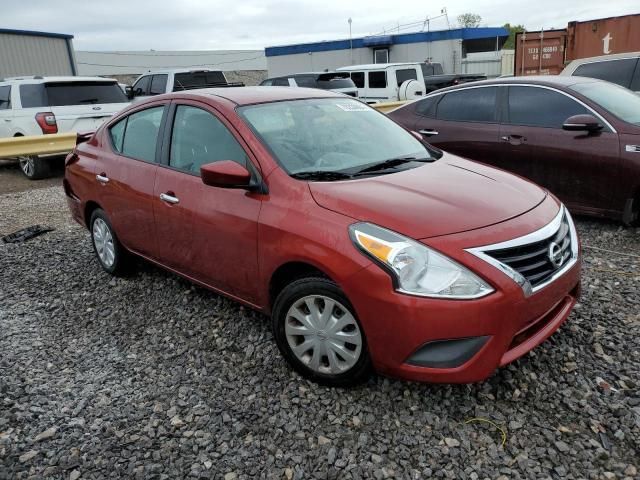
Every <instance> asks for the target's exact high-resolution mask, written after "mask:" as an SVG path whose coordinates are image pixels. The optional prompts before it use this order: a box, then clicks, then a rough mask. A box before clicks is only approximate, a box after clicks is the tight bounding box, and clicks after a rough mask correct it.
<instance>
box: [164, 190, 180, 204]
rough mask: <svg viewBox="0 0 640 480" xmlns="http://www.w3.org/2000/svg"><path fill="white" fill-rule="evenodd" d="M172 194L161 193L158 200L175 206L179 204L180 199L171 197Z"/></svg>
mask: <svg viewBox="0 0 640 480" xmlns="http://www.w3.org/2000/svg"><path fill="white" fill-rule="evenodd" d="M171 193H172V192H169V193H161V194H160V200H162V201H163V202H167V203H170V204H171V205H175V204H176V203H180V199H179V198H178V197H174V196H173V195H171Z"/></svg>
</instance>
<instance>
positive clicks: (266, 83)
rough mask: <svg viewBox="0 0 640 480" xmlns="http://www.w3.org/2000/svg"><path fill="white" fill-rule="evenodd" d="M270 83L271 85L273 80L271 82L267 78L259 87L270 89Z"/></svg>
mask: <svg viewBox="0 0 640 480" xmlns="http://www.w3.org/2000/svg"><path fill="white" fill-rule="evenodd" d="M272 83H273V80H271V79H270V78H269V79H268V80H263V81H262V83H261V84H260V86H261V87H270V86H271V84H272Z"/></svg>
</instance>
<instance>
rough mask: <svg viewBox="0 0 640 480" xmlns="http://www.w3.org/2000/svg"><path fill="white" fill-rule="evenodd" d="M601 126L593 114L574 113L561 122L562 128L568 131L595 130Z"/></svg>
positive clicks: (600, 128)
mask: <svg viewBox="0 0 640 480" xmlns="http://www.w3.org/2000/svg"><path fill="white" fill-rule="evenodd" d="M602 128H603V126H602V124H601V123H600V122H599V121H598V119H597V118H596V117H594V116H593V115H574V116H572V117H569V118H567V119H566V120H565V121H564V123H563V124H562V129H563V130H568V131H570V132H585V131H586V132H597V131H598V130H602Z"/></svg>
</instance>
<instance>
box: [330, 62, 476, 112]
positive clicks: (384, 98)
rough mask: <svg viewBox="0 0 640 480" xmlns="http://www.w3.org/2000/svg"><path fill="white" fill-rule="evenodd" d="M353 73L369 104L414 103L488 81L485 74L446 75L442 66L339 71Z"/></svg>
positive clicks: (380, 65) (390, 65)
mask: <svg viewBox="0 0 640 480" xmlns="http://www.w3.org/2000/svg"><path fill="white" fill-rule="evenodd" d="M337 71H339V72H349V73H350V74H351V80H353V83H355V84H356V87H358V97H360V100H362V101H364V102H367V103H379V102H394V101H404V100H413V99H415V98H417V97H420V96H422V95H426V94H427V93H431V92H433V91H434V90H438V89H440V88H445V87H450V86H452V85H458V84H460V83H466V82H474V81H477V80H486V78H487V77H486V75H484V74H480V75H478V74H469V73H454V74H444V73H443V69H442V64H440V63H425V62H415V63H374V64H370V65H353V66H351V67H342V68H338V69H337Z"/></svg>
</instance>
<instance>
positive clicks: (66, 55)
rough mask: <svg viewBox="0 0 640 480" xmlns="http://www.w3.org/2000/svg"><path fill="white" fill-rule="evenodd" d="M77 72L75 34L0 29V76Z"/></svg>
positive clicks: (74, 73) (68, 73)
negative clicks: (74, 50)
mask: <svg viewBox="0 0 640 480" xmlns="http://www.w3.org/2000/svg"><path fill="white" fill-rule="evenodd" d="M76 73H77V72H76V61H75V55H74V52H73V35H65V34H62V33H47V32H33V31H30V30H9V29H4V28H1V29H0V78H4V77H16V76H20V75H43V76H44V75H76Z"/></svg>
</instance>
